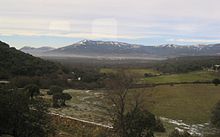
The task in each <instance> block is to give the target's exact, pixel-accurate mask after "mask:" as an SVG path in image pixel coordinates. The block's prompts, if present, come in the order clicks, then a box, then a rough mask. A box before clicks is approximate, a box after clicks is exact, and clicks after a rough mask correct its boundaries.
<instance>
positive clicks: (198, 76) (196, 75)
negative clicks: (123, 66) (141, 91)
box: [141, 71, 219, 84]
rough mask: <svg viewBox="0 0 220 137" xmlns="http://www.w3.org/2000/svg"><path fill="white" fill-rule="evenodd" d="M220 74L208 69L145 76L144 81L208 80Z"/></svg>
mask: <svg viewBox="0 0 220 137" xmlns="http://www.w3.org/2000/svg"><path fill="white" fill-rule="evenodd" d="M218 77H219V74H217V73H215V72H208V71H196V72H190V73H183V74H170V75H161V76H157V77H149V78H144V79H142V80H141V81H142V82H143V83H151V84H161V83H180V82H206V81H212V80H213V79H214V78H218Z"/></svg>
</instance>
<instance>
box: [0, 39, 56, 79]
mask: <svg viewBox="0 0 220 137" xmlns="http://www.w3.org/2000/svg"><path fill="white" fill-rule="evenodd" d="M58 69H59V67H58V65H56V64H54V63H52V62H49V61H45V60H42V59H40V58H36V57H33V56H31V55H29V54H25V53H23V52H21V51H18V50H16V49H15V48H10V47H9V45H8V44H6V43H3V42H0V79H5V78H9V77H10V76H21V75H22V76H42V75H45V74H51V73H54V72H56V71H57V70H58Z"/></svg>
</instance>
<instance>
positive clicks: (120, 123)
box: [106, 71, 156, 137]
mask: <svg viewBox="0 0 220 137" xmlns="http://www.w3.org/2000/svg"><path fill="white" fill-rule="evenodd" d="M134 82H135V78H134V77H133V75H132V74H130V73H125V72H124V71H119V72H118V73H117V74H116V75H113V76H112V77H111V78H110V79H108V80H107V81H106V87H107V89H108V92H107V96H106V97H107V99H108V100H109V102H108V105H109V106H110V107H109V108H108V112H109V114H110V117H111V120H112V121H111V122H112V123H113V130H114V132H115V133H116V135H117V136H119V137H152V136H153V132H151V131H152V130H151V129H150V128H149V130H146V129H148V128H147V127H153V126H154V123H155V121H156V120H155V116H154V115H153V114H152V113H150V112H148V111H145V110H143V109H142V108H143V107H142V104H143V102H142V100H141V98H140V94H137V95H135V94H134V92H135V91H130V88H131V87H132V85H133V84H134ZM131 92H133V93H131ZM130 93H131V94H130ZM149 116H150V117H149ZM149 118H150V119H149ZM151 118H152V119H153V122H151ZM149 122H150V124H149ZM151 123H152V125H151ZM149 131H150V132H149Z"/></svg>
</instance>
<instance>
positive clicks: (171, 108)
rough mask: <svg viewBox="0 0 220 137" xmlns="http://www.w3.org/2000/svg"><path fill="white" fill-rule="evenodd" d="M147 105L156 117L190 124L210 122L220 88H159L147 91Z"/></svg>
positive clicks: (185, 86)
mask: <svg viewBox="0 0 220 137" xmlns="http://www.w3.org/2000/svg"><path fill="white" fill-rule="evenodd" d="M143 94H144V95H143V97H144V100H145V105H146V107H147V108H149V109H150V110H151V111H152V112H154V113H155V114H156V115H159V116H163V117H167V118H171V119H177V120H183V121H184V122H186V123H189V124H198V123H205V122H208V121H209V118H210V111H211V109H212V108H213V106H214V105H215V104H216V103H217V102H218V101H219V100H220V87H219V86H214V85H208V84H201V85H196V84H187V85H175V86H158V87H155V88H151V89H145V91H144V92H143Z"/></svg>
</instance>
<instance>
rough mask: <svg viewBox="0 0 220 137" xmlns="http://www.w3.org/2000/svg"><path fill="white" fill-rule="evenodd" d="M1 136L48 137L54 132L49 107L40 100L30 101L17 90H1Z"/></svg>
mask: <svg viewBox="0 0 220 137" xmlns="http://www.w3.org/2000/svg"><path fill="white" fill-rule="evenodd" d="M0 98H1V99H0V121H1V122H0V136H1V135H3V134H7V135H12V136H14V137H46V136H48V134H49V133H50V131H52V128H51V126H50V120H49V117H48V114H47V105H46V104H45V103H44V101H43V100H41V99H40V98H38V99H35V100H30V99H29V97H28V96H27V95H26V94H25V93H24V92H23V91H20V90H17V89H10V90H9V89H0Z"/></svg>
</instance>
